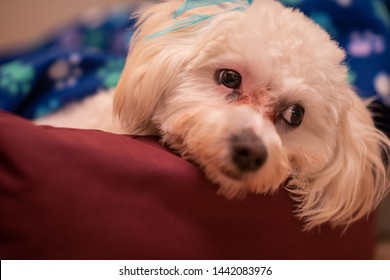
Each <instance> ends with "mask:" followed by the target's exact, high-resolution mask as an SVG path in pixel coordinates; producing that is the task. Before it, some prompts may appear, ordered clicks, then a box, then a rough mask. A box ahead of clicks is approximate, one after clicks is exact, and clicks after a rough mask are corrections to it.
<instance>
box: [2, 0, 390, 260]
mask: <svg viewBox="0 0 390 280" xmlns="http://www.w3.org/2000/svg"><path fill="white" fill-rule="evenodd" d="M330 1H335V0H330ZM359 1H362V0H359ZM140 2H142V0H67V1H64V0H33V1H25V0H0V53H1V52H6V51H7V50H10V49H11V50H12V49H15V48H20V47H28V46H29V45H31V46H33V45H34V43H37V42H39V41H41V40H43V39H45V38H47V37H48V36H49V35H50V34H52V33H55V32H56V31H57V30H59V29H60V28H61V27H63V26H66V25H68V24H69V23H72V22H73V21H74V20H77V19H79V18H80V15H81V14H84V13H85V12H86V11H89V12H90V13H94V11H98V10H99V8H100V9H105V8H108V7H110V6H113V5H117V4H129V3H140ZM284 2H286V3H292V4H294V3H298V2H299V1H293V0H289V1H287V0H284ZM341 2H345V3H347V2H350V1H349V0H345V1H341ZM389 3H390V1H387V5H389ZM389 21H390V19H389ZM389 63H390V62H389ZM377 224H378V226H377V234H378V244H380V246H378V250H379V251H378V258H386V259H390V197H389V196H388V198H387V201H386V202H385V203H382V205H381V207H380V211H379V215H378V223H377Z"/></svg>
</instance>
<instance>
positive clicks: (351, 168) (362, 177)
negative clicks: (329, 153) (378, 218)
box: [293, 90, 390, 229]
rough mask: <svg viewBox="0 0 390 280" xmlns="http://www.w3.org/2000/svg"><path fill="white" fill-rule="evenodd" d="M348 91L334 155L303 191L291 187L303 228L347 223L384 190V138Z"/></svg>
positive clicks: (365, 210)
mask: <svg viewBox="0 0 390 280" xmlns="http://www.w3.org/2000/svg"><path fill="white" fill-rule="evenodd" d="M344 94H345V93H344ZM348 95H350V98H351V100H352V102H351V107H350V109H349V110H346V111H345V112H344V113H343V115H342V116H341V119H340V126H339V129H338V135H337V140H336V142H337V144H336V147H335V156H334V159H333V160H332V161H331V162H330V163H329V164H328V166H327V167H326V168H325V169H324V170H322V171H321V172H319V173H318V174H316V175H315V176H313V178H311V179H310V182H308V185H309V188H308V189H306V190H302V189H301V190H299V191H297V194H299V195H300V201H301V205H300V208H299V210H298V211H297V212H298V215H299V216H300V217H301V218H303V219H305V220H306V221H307V224H306V229H310V228H312V227H314V226H316V225H319V224H321V223H324V222H327V221H330V223H331V224H333V225H345V226H348V225H349V224H350V223H352V222H354V221H356V220H358V219H360V218H362V217H363V216H365V215H368V214H369V213H370V212H371V211H372V210H374V209H375V208H376V206H377V205H378V203H379V202H380V201H381V199H382V198H383V197H384V196H385V195H386V194H387V192H388V191H389V166H388V158H389V155H388V151H389V147H390V142H389V139H388V138H387V136H386V135H384V134H383V133H381V132H380V131H379V130H378V129H376V128H375V126H374V123H373V121H372V118H371V115H370V113H369V111H368V110H367V108H366V106H365V104H364V103H363V102H362V101H361V100H360V99H359V98H358V97H357V96H356V94H355V93H354V92H353V91H352V90H349V91H348ZM293 192H294V191H293Z"/></svg>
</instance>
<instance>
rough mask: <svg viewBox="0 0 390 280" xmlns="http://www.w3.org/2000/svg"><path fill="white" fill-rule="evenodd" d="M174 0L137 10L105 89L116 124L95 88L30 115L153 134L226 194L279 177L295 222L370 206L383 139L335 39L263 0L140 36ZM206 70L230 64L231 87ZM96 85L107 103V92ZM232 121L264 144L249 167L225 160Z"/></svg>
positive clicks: (384, 174)
mask: <svg viewBox="0 0 390 280" xmlns="http://www.w3.org/2000/svg"><path fill="white" fill-rule="evenodd" d="M183 2H184V1H180V0H170V1H163V2H162V3H159V4H153V5H151V6H147V7H145V8H143V9H141V10H140V11H139V13H138V15H137V17H138V26H137V31H136V33H135V35H134V37H133V39H132V43H131V49H130V51H129V55H128V58H127V62H126V65H125V68H124V71H123V74H122V76H121V79H120V81H119V84H118V86H117V88H116V90H115V95H114V104H113V112H114V114H115V115H116V116H117V117H118V119H119V120H120V123H121V125H122V128H120V126H119V125H117V124H116V123H115V119H112V120H111V117H110V116H109V114H110V112H109V111H110V109H107V110H106V109H104V110H103V111H104V112H98V109H97V108H98V107H99V106H100V105H96V104H95V105H93V106H89V105H88V104H91V103H92V102H93V101H91V100H92V99H95V98H99V97H92V98H90V100H87V101H85V102H84V103H83V104H82V105H80V104H78V105H72V107H71V108H70V109H69V108H68V109H67V110H66V111H65V113H64V111H62V112H59V113H57V114H54V115H52V116H49V117H45V118H42V119H41V120H38V121H37V123H39V124H52V125H56V126H75V123H78V124H81V126H82V125H83V120H84V119H88V120H91V119H93V118H96V124H95V125H91V124H86V125H85V126H86V127H87V128H103V129H105V130H108V131H114V132H121V133H123V132H125V133H128V134H159V135H161V136H162V139H163V142H164V143H165V144H166V145H168V146H170V147H171V148H173V149H175V150H177V151H178V153H180V154H181V155H182V156H183V157H184V158H186V159H189V160H191V161H194V162H196V163H197V164H198V165H199V166H200V167H201V168H202V169H203V170H204V172H205V174H206V176H207V177H208V178H209V179H210V180H211V181H213V182H216V183H217V184H219V185H220V190H219V192H220V193H222V194H224V195H225V196H227V197H229V198H232V197H237V196H242V195H243V194H245V193H246V192H253V193H268V192H274V191H276V190H277V189H279V188H280V186H281V185H285V186H287V188H288V190H289V191H290V192H291V193H292V196H293V197H294V199H295V200H296V201H297V209H296V214H297V215H298V217H300V218H301V219H303V220H304V221H305V222H306V226H305V228H306V229H311V228H313V227H315V226H317V225H320V224H322V223H325V222H329V223H331V224H332V225H344V226H347V225H349V224H350V223H352V222H354V221H356V220H357V219H360V218H362V217H363V216H365V215H367V214H368V213H369V212H371V211H372V210H373V209H374V208H375V207H376V206H377V204H378V203H379V201H380V200H381V199H382V198H383V197H384V196H385V194H386V193H387V191H388V190H389V178H388V174H389V170H388V167H387V166H385V165H384V163H383V157H387V151H388V149H389V147H390V142H389V140H388V139H387V137H386V136H385V135H383V134H382V133H381V132H380V131H378V130H377V129H376V128H375V126H374V124H373V121H372V118H371V115H370V113H369V111H368V110H367V108H366V106H365V104H364V103H363V101H361V100H360V99H359V98H358V97H357V95H356V94H355V92H354V91H353V89H352V88H351V87H350V85H349V84H348V82H347V68H346V66H345V65H344V62H343V60H344V58H345V54H344V52H343V51H342V50H341V49H340V48H339V47H338V45H337V44H336V43H335V42H334V41H332V40H331V39H330V37H329V35H328V34H327V33H326V32H325V31H323V30H322V29H321V28H320V27H319V26H318V25H316V24H315V23H313V22H312V21H311V20H310V19H308V18H307V17H305V16H304V15H303V14H302V13H300V12H299V11H297V10H292V9H290V8H286V7H284V6H282V5H281V4H280V3H278V2H276V1H273V0H257V1H254V3H253V4H252V5H251V6H250V7H246V8H247V9H246V11H230V12H226V11H229V10H231V9H232V8H234V5H235V4H234V3H228V4H225V5H216V6H208V7H203V8H198V9H196V10H191V11H188V12H187V14H185V15H184V16H188V14H191V13H202V12H207V13H208V14H210V13H211V14H219V16H216V17H214V18H212V19H210V20H208V21H203V22H199V23H197V24H194V25H192V26H189V27H186V28H183V29H180V30H177V31H172V32H168V33H167V34H164V35H160V36H155V37H152V38H148V36H150V35H152V34H155V33H156V32H159V31H161V30H163V29H164V28H167V27H170V26H172V25H173V24H174V23H175V19H173V17H172V14H173V13H174V12H175V11H176V10H177V9H178V8H179V7H180V6H181V5H182V4H183ZM218 69H234V70H235V71H237V72H239V73H240V74H241V76H242V85H241V87H240V91H239V94H238V95H237V96H236V97H235V98H233V99H229V98H228V97H229V96H230V95H231V94H232V90H231V89H228V88H226V87H224V86H223V85H220V84H218V83H217V82H216V81H215V72H216V71H218ZM102 95H104V96H106V97H105V98H107V100H106V101H104V102H101V103H105V104H106V105H105V106H107V104H108V103H109V102H110V101H108V99H110V98H111V97H112V94H110V93H109V94H107V95H106V94H104V93H101V94H100V96H102ZM98 96H99V95H98ZM100 98H102V97H100ZM98 103H99V102H98ZM292 104H300V105H302V106H303V107H304V109H305V115H304V119H303V122H302V124H301V125H300V126H299V127H296V128H291V127H289V126H288V125H287V124H286V123H285V122H284V121H283V120H282V119H281V115H282V114H283V112H284V111H285V110H286V109H287V107H288V105H292ZM102 106H103V105H102ZM97 112H98V113H97ZM70 115H73V117H72V118H69V116H70ZM69 119H70V120H71V121H69ZM107 119H109V121H108V122H109V123H108V124H107ZM102 120H104V122H105V124H104V127H102V126H100V125H99V123H100V122H101V121H102ZM242 131H251V132H252V133H253V134H254V135H255V136H256V137H257V138H259V139H261V140H262V142H263V143H264V145H265V147H266V149H267V152H268V155H269V156H268V157H267V160H266V162H265V163H264V165H263V166H262V167H261V168H259V169H258V170H256V171H252V172H243V171H241V170H239V169H238V168H237V166H236V165H235V164H234V163H233V162H232V160H231V144H230V139H231V137H232V135H235V134H237V133H241V132H242Z"/></svg>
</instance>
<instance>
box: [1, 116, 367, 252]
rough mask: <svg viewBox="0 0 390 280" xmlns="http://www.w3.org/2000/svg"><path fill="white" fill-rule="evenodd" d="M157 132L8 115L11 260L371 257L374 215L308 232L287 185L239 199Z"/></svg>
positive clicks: (4, 174)
mask: <svg viewBox="0 0 390 280" xmlns="http://www.w3.org/2000/svg"><path fill="white" fill-rule="evenodd" d="M216 191H217V187H216V186H215V185H212V184H210V183H209V182H207V181H206V179H205V178H204V177H203V175H202V173H201V172H200V171H198V170H197V169H196V167H194V166H193V165H192V164H190V163H188V162H186V161H184V160H182V159H181V158H179V157H178V156H176V155H175V154H174V153H172V152H171V151H169V150H167V149H166V148H164V147H162V146H161V145H160V144H159V143H158V140H157V139H155V138H150V137H138V138H131V137H129V136H122V135H114V134H110V133H105V132H101V131H92V130H74V129H63V128H50V127H36V126H34V125H32V124H31V123H30V122H29V121H27V120H23V119H21V118H19V117H15V116H13V115H11V114H7V113H4V112H3V113H1V112H0V258H1V259H369V258H371V257H372V253H373V221H372V219H369V220H364V221H360V222H357V223H355V224H354V225H352V226H351V227H350V228H349V229H348V230H347V232H346V233H345V234H342V229H331V228H330V227H327V226H323V227H322V228H321V229H320V230H314V231H311V232H309V233H307V232H302V231H301V229H302V224H300V222H299V221H298V220H297V219H296V218H295V217H294V216H293V214H292V210H293V207H294V206H293V202H292V200H291V199H290V198H289V196H288V193H287V192H286V191H285V190H281V191H279V193H278V194H276V195H273V196H271V195H269V196H259V195H249V196H248V197H247V198H246V199H244V200H232V201H229V200H227V199H225V198H224V197H221V196H218V195H217V194H216Z"/></svg>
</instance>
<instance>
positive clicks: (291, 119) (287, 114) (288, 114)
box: [281, 104, 305, 127]
mask: <svg viewBox="0 0 390 280" xmlns="http://www.w3.org/2000/svg"><path fill="white" fill-rule="evenodd" d="M304 115H305V109H304V108H303V107H302V106H301V105H298V104H295V105H292V106H290V107H288V108H287V110H285V111H284V112H283V113H282V115H281V116H282V118H283V120H284V121H285V122H286V123H288V124H289V125H291V126H294V127H298V126H300V125H301V124H302V121H303V117H304Z"/></svg>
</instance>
